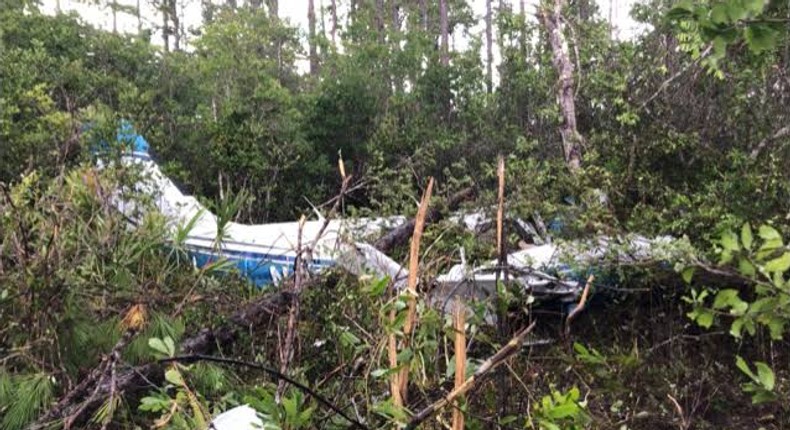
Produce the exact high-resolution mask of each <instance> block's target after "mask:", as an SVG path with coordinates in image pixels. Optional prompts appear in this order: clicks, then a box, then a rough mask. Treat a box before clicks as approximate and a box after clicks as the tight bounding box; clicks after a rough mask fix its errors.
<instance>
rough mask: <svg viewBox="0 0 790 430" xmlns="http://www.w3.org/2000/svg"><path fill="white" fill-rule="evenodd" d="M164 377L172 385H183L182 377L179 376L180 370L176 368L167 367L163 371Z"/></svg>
mask: <svg viewBox="0 0 790 430" xmlns="http://www.w3.org/2000/svg"><path fill="white" fill-rule="evenodd" d="M165 379H166V380H167V382H169V383H171V384H173V385H178V386H181V385H184V378H183V377H182V376H181V372H179V371H178V370H176V369H168V370H167V372H165Z"/></svg>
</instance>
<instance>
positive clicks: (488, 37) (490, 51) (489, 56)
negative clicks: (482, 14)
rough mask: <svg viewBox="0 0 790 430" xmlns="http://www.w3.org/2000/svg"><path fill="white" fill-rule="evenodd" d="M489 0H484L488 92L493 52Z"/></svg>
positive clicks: (490, 87) (491, 87)
mask: <svg viewBox="0 0 790 430" xmlns="http://www.w3.org/2000/svg"><path fill="white" fill-rule="evenodd" d="M491 15H492V11H491V0H486V88H487V89H488V93H489V94H490V93H491V92H492V91H493V90H494V80H493V70H492V69H493V63H494V54H493V49H492V47H491V45H492V44H493V35H492V33H493V31H492V28H491V27H492V26H491Z"/></svg>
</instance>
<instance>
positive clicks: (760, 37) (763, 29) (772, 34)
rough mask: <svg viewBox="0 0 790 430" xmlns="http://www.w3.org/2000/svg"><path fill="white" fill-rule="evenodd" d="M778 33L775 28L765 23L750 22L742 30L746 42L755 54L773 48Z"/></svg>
mask: <svg viewBox="0 0 790 430" xmlns="http://www.w3.org/2000/svg"><path fill="white" fill-rule="evenodd" d="M778 35H779V33H778V32H777V31H776V30H774V29H773V28H771V27H770V26H768V25H765V24H751V25H749V26H748V27H746V31H745V32H744V38H745V39H746V44H748V45H749V49H751V51H752V52H754V53H756V54H759V53H760V52H763V51H767V50H770V49H773V48H775V47H776V39H777V36H778Z"/></svg>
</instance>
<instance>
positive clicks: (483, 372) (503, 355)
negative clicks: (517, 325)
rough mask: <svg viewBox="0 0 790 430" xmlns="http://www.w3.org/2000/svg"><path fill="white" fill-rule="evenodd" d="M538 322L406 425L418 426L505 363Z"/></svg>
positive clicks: (407, 427) (408, 427) (523, 331)
mask: <svg viewBox="0 0 790 430" xmlns="http://www.w3.org/2000/svg"><path fill="white" fill-rule="evenodd" d="M536 322H537V321H533V322H532V324H530V325H529V326H527V327H526V328H525V329H523V330H521V331H519V332H518V333H516V335H515V336H513V338H512V339H510V342H508V343H507V344H505V346H503V347H502V348H500V349H499V351H497V352H496V353H495V354H494V355H492V356H491V357H489V358H488V360H486V361H485V362H484V363H483V364H481V365H480V367H478V368H477V371H476V372H475V374H474V375H472V376H470V377H469V379H467V380H466V382H464V383H463V384H462V385H461V386H460V387H457V388H455V389H453V391H451V392H450V393H449V394H447V395H446V396H444V397H442V398H441V399H439V400H437V401H435V402H433V403H431V404H430V405H428V406H427V407H425V408H424V409H422V410H421V411H419V412H418V413H417V414H416V415H414V417H413V418H412V419H411V421H409V423H408V424H407V425H406V429H414V428H417V426H419V425H420V424H421V423H422V422H424V421H425V420H427V419H428V418H430V417H431V416H433V415H434V414H435V413H437V412H439V411H440V410H441V409H442V408H444V407H445V406H447V405H449V404H451V403H453V402H454V401H455V400H456V399H457V398H458V397H459V396H462V395H464V394H466V393H467V392H468V391H469V390H471V389H472V388H474V386H475V385H477V384H478V383H479V382H480V381H482V380H483V379H484V378H485V377H486V376H487V374H488V373H489V372H490V371H491V370H493V369H495V368H497V367H498V366H499V365H500V364H502V363H504V362H505V360H506V359H507V358H508V357H510V356H511V355H513V354H515V353H516V352H518V350H519V349H520V348H521V346H522V345H523V344H524V341H525V340H526V339H527V335H528V334H529V333H530V332H531V331H532V329H533V328H535V324H536Z"/></svg>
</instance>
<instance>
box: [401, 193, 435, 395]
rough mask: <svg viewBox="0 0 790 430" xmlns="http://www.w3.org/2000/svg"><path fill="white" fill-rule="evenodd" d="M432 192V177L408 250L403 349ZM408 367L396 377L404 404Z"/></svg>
mask: <svg viewBox="0 0 790 430" xmlns="http://www.w3.org/2000/svg"><path fill="white" fill-rule="evenodd" d="M432 192H433V178H429V179H428V187H427V188H426V189H425V193H424V194H423V195H422V200H421V201H420V209H419V210H417V218H415V224H414V235H413V236H412V238H411V249H410V252H409V278H408V282H407V284H406V288H407V289H406V291H407V292H408V294H409V309H408V311H407V312H408V313H407V314H406V322H405V324H404V326H403V349H406V348H408V347H409V343H410V341H411V332H412V330H413V329H414V324H415V322H414V319H415V318H416V315H417V280H418V277H417V275H418V273H419V269H420V240H421V239H422V231H423V228H424V227H425V215H426V214H427V212H428V205H430V204H431V193H432ZM409 367H410V366H408V364H407V365H405V366H403V368H402V369H401V370H400V376H399V377H398V384H399V385H400V397H401V400H402V401H403V402H404V404H405V403H406V402H407V401H408V394H409Z"/></svg>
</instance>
